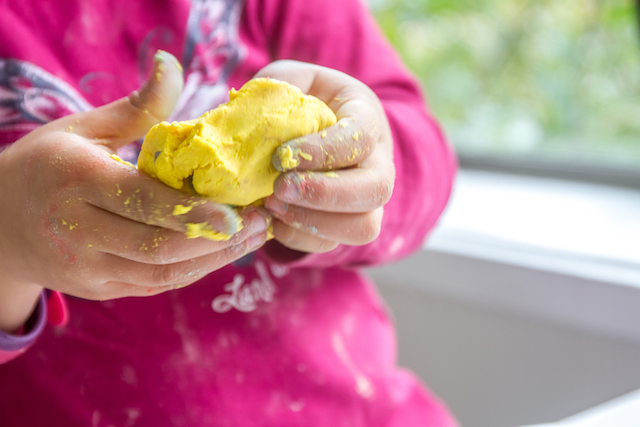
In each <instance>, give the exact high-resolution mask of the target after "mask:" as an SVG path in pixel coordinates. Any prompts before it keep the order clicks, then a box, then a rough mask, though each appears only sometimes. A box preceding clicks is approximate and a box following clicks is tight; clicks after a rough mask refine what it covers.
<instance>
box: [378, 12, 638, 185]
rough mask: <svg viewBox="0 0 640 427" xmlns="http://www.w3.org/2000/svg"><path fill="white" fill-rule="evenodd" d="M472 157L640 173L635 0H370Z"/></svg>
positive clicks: (465, 158)
mask: <svg viewBox="0 0 640 427" xmlns="http://www.w3.org/2000/svg"><path fill="white" fill-rule="evenodd" d="M369 3H370V5H371V8H372V10H373V12H374V14H375V16H376V18H377V20H378V22H379V24H380V26H381V27H382V30H383V31H384V33H385V34H386V35H387V37H388V38H389V39H390V41H391V42H392V44H394V46H395V47H396V49H397V50H398V51H399V52H400V54H401V56H402V57H403V59H404V60H405V62H406V64H407V65H408V66H409V67H410V68H411V69H412V70H413V71H414V73H415V74H417V75H418V77H419V78H420V79H421V81H422V82H423V85H424V87H425V90H426V93H427V98H428V101H429V104H430V107H431V109H432V110H433V111H434V113H435V115H436V116H437V117H438V118H439V119H440V121H441V122H442V124H443V126H444V128H445V130H446V133H447V135H448V136H449V138H450V139H451V140H452V142H453V143H454V145H455V146H456V148H457V151H458V153H459V154H460V156H461V161H462V163H463V165H464V164H465V162H466V163H474V162H476V163H478V162H479V163H482V162H489V163H491V162H493V164H501V163H502V164H516V165H518V166H519V167H520V168H522V167H524V166H530V165H534V164H537V165H543V166H545V167H546V168H549V167H551V168H552V169H553V168H555V169H556V170H560V169H565V170H566V169H567V166H568V169H574V170H576V171H579V170H586V169H588V170H599V171H602V170H606V171H609V172H616V171H617V172H618V173H619V172H620V171H627V172H629V173H631V174H632V175H633V177H632V179H631V182H632V183H635V185H640V179H638V177H639V176H640V31H639V30H638V25H637V19H636V8H635V3H634V2H632V1H631V0H607V1H599V0H572V1H554V0H538V1H520V0H474V1H464V0H369Z"/></svg>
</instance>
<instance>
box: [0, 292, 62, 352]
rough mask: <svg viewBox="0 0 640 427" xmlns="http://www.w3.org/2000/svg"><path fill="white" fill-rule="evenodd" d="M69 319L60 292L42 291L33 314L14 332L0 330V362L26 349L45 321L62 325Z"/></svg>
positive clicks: (38, 333) (39, 332)
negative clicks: (8, 332)
mask: <svg viewBox="0 0 640 427" xmlns="http://www.w3.org/2000/svg"><path fill="white" fill-rule="evenodd" d="M68 320H69V311H68V309H67V304H66V302H65V299H64V296H63V295H62V294H61V293H60V292H55V291H48V290H45V291H42V293H41V294H40V299H39V300H38V304H37V305H36V308H35V309H34V310H33V314H32V315H31V316H30V317H29V319H27V321H26V322H25V324H24V326H23V327H22V328H21V330H20V331H19V332H18V333H16V334H7V333H5V332H3V331H0V364H2V363H6V362H9V361H11V360H13V359H15V358H16V357H18V356H20V355H21V354H22V353H24V352H25V351H27V350H28V349H29V347H31V345H33V343H34V342H35V341H36V340H37V339H38V337H39V336H40V334H41V333H42V331H43V330H44V328H45V325H46V324H47V323H49V324H51V325H54V326H64V325H66V324H67V322H68Z"/></svg>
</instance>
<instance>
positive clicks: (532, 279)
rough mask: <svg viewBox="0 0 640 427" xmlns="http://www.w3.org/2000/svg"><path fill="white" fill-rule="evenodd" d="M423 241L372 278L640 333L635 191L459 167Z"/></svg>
mask: <svg viewBox="0 0 640 427" xmlns="http://www.w3.org/2000/svg"><path fill="white" fill-rule="evenodd" d="M424 249H425V250H423V251H421V252H420V253H418V254H417V255H416V256H414V257H411V258H410V259H408V260H405V261H402V262H401V263H399V264H395V265H392V266H387V267H381V268H378V269H374V270H373V271H372V274H373V276H374V278H375V279H377V280H385V281H386V282H398V283H402V284H404V285H407V286H413V287H417V288H420V289H423V290H425V291H429V292H433V293H437V294H441V295H445V296H448V297H451V298H456V299H460V300H464V301H466V302H470V303H473V304H482V305H488V306H491V307H494V308H499V309H503V310H507V311H510V312H516V313H518V314H519V315H525V316H528V317H535V318H538V319H541V320H545V321H552V322H560V323H563V324H569V325H572V326H577V327H580V328H583V329H587V330H589V331H593V332H596V333H600V334H607V335H610V336H615V337H618V338H624V339H631V340H633V341H636V342H637V341H640V191H637V190H630V189H621V188H616V187H608V186H603V185H595V184H586V183H575V182H569V181H561V180H555V179H545V178H536V177H523V176H516V175H506V174H499V173H491V172H480V171H470V170H463V171H461V173H460V174H459V176H458V179H457V182H456V186H455V189H454V193H453V195H452V199H451V201H450V204H449V206H448V208H447V210H446V212H445V214H444V215H443V217H442V218H441V221H440V223H439V225H438V226H437V227H436V229H435V230H434V231H433V233H432V235H431V236H430V238H429V239H428V241H427V243H426V245H425V248H424Z"/></svg>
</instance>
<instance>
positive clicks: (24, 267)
mask: <svg viewBox="0 0 640 427" xmlns="http://www.w3.org/2000/svg"><path fill="white" fill-rule="evenodd" d="M156 58H157V60H156V62H155V66H154V69H153V70H152V72H151V77H150V79H149V80H148V81H147V83H145V85H144V86H143V87H142V88H141V90H140V91H137V92H134V93H132V94H131V95H130V96H129V97H127V98H123V99H120V100H118V101H115V102H113V103H111V104H108V105H105V106H103V107H100V108H96V109H94V110H92V111H88V112H85V113H80V114H74V115H71V116H67V117H64V118H62V119H59V120H56V121H54V122H51V123H49V124H46V125H44V126H42V127H41V128H39V129H37V130H35V131H33V132H31V133H29V134H28V135H26V136H25V137H24V138H22V139H20V140H19V141H17V142H16V143H14V144H13V145H12V146H11V147H10V148H8V149H7V150H5V151H4V152H2V153H1V154H0V201H1V202H0V203H1V207H2V208H1V210H0V328H2V324H3V319H2V315H1V313H2V312H3V310H2V304H4V305H5V306H7V305H8V304H10V301H8V300H9V299H11V297H10V296H8V294H10V295H13V299H14V300H15V301H21V300H22V299H24V298H22V297H20V295H22V296H23V297H24V295H25V294H26V293H29V292H30V293H31V294H32V295H33V294H36V296H37V292H36V290H38V292H39V289H41V287H46V288H49V289H52V290H57V291H61V292H64V293H67V294H70V295H74V296H77V297H81V298H85V299H92V300H106V299H113V298H120V297H126V296H147V295H154V294H157V293H159V292H162V291H166V290H169V289H175V288H180V287H183V286H186V285H188V284H191V283H193V282H195V281H196V280H198V279H199V278H201V277H203V276H205V275H206V274H208V273H210V272H212V271H214V270H217V269H219V268H221V267H223V266H225V265H227V264H229V263H230V262H232V261H234V260H236V259H238V258H240V257H241V256H242V255H243V254H246V253H247V252H249V251H253V250H255V249H257V248H258V247H260V246H261V245H262V244H263V243H264V241H265V239H266V228H267V226H268V222H269V216H268V214H267V213H266V211H264V210H263V209H262V208H253V207H251V208H245V209H243V210H242V211H240V212H237V211H235V210H233V209H231V208H229V207H227V206H224V205H220V204H217V203H214V202H211V201H209V200H206V199H203V198H198V197H191V196H189V195H187V194H185V193H182V192H180V191H177V190H174V189H172V188H169V187H168V186H166V185H164V184H162V183H160V182H159V181H156V180H154V179H152V178H151V177H149V176H147V175H145V174H144V173H142V172H139V171H138V170H137V169H135V168H132V167H131V166H128V165H126V164H124V163H120V162H117V161H115V160H114V159H112V158H110V157H109V154H110V153H115V151H116V150H117V148H118V147H120V146H123V145H125V144H127V143H129V142H130V141H132V140H135V139H137V138H140V137H142V136H144V135H145V134H146V133H147V131H148V130H149V129H150V128H151V127H152V126H153V125H154V124H156V123H158V122H160V121H162V120H164V119H166V118H167V117H168V116H169V114H170V113H171V111H172V110H173V108H174V106H175V104H176V102H177V99H178V96H179V95H180V92H181V90H182V72H181V71H180V68H179V67H178V65H177V64H178V63H177V60H176V59H175V58H174V57H173V56H171V55H169V54H167V53H164V52H163V53H159V54H158V56H157V57H156ZM176 205H183V206H192V209H191V210H190V211H189V212H187V213H185V214H182V215H174V214H173V212H174V208H175V206H176ZM238 215H239V216H240V217H241V219H242V224H243V228H242V230H241V231H238V230H237V228H238V227H237V218H238ZM203 222H206V223H208V226H210V227H211V228H212V229H213V230H216V231H219V232H223V233H225V234H228V235H233V236H232V237H231V239H229V240H226V241H211V240H207V239H204V238H197V239H187V237H186V236H185V231H186V230H187V227H186V224H187V223H203ZM9 289H11V290H10V291H9ZM21 298H22V299H21ZM27 299H28V298H27ZM31 304H32V306H33V302H32V303H31ZM32 306H31V307H32ZM24 320H25V319H23V320H22V321H24ZM13 321H14V323H15V321H17V320H16V319H15V318H14V319H13ZM4 323H5V329H10V327H7V326H6V324H7V321H6V320H5V321H4ZM9 323H11V322H9Z"/></svg>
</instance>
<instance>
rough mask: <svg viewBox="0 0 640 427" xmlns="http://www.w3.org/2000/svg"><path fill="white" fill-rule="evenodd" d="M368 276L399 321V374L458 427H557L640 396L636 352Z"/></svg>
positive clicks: (635, 346) (616, 342)
mask: <svg viewBox="0 0 640 427" xmlns="http://www.w3.org/2000/svg"><path fill="white" fill-rule="evenodd" d="M372 276H373V277H374V280H376V282H377V283H378V286H379V289H380V292H381V294H382V295H383V297H384V298H385V299H386V301H387V303H388V304H389V306H390V307H391V309H392V311H393V313H394V315H395V318H396V323H397V328H398V339H399V362H400V364H401V365H404V366H407V367H409V368H411V369H413V370H414V372H416V373H417V374H418V375H419V376H420V377H422V378H423V379H424V380H425V381H426V382H427V383H428V384H429V386H430V387H431V388H432V389H433V390H434V391H435V392H436V393H437V394H438V395H439V396H441V397H442V398H443V399H444V400H445V401H446V402H447V403H448V405H449V406H450V408H451V409H452V411H453V412H454V413H455V414H456V416H457V417H458V419H459V420H460V422H461V423H462V425H463V426H464V427H514V426H518V425H524V424H532V423H539V422H549V421H555V420H558V419H561V418H564V417H567V416H569V415H572V414H574V413H576V412H579V411H581V410H584V409H586V408H588V407H591V406H593V405H596V404H598V403H601V402H603V401H605V400H608V399H610V398H613V397H616V396H619V395H621V394H623V393H626V392H629V391H631V390H634V389H638V388H640V343H638V342H634V341H630V340H626V341H625V340H623V339H614V338H611V337H609V336H605V335H598V334H596V333H590V332H585V331H584V330H578V329H574V328H572V327H570V326H565V325H562V326H561V325H559V324H556V323H553V322H550V321H548V320H547V321H542V320H535V319H533V318H531V317H524V316H518V315H517V313H513V312H512V313H507V312H504V311H502V310H499V309H495V308H490V307H487V306H480V305H475V304H471V303H469V302H460V301H458V300H456V299H455V298H450V297H443V296H435V295H433V294H430V293H429V292H428V291H426V290H420V289H419V288H416V287H415V286H412V287H405V286H402V285H400V284H398V283H391V282H390V281H389V278H390V277H392V276H390V275H389V274H382V275H380V274H377V273H376V271H372ZM376 276H378V277H377V278H376ZM398 276H400V274H398ZM398 276H396V277H398ZM425 280H427V279H425ZM414 285H415V284H414Z"/></svg>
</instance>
